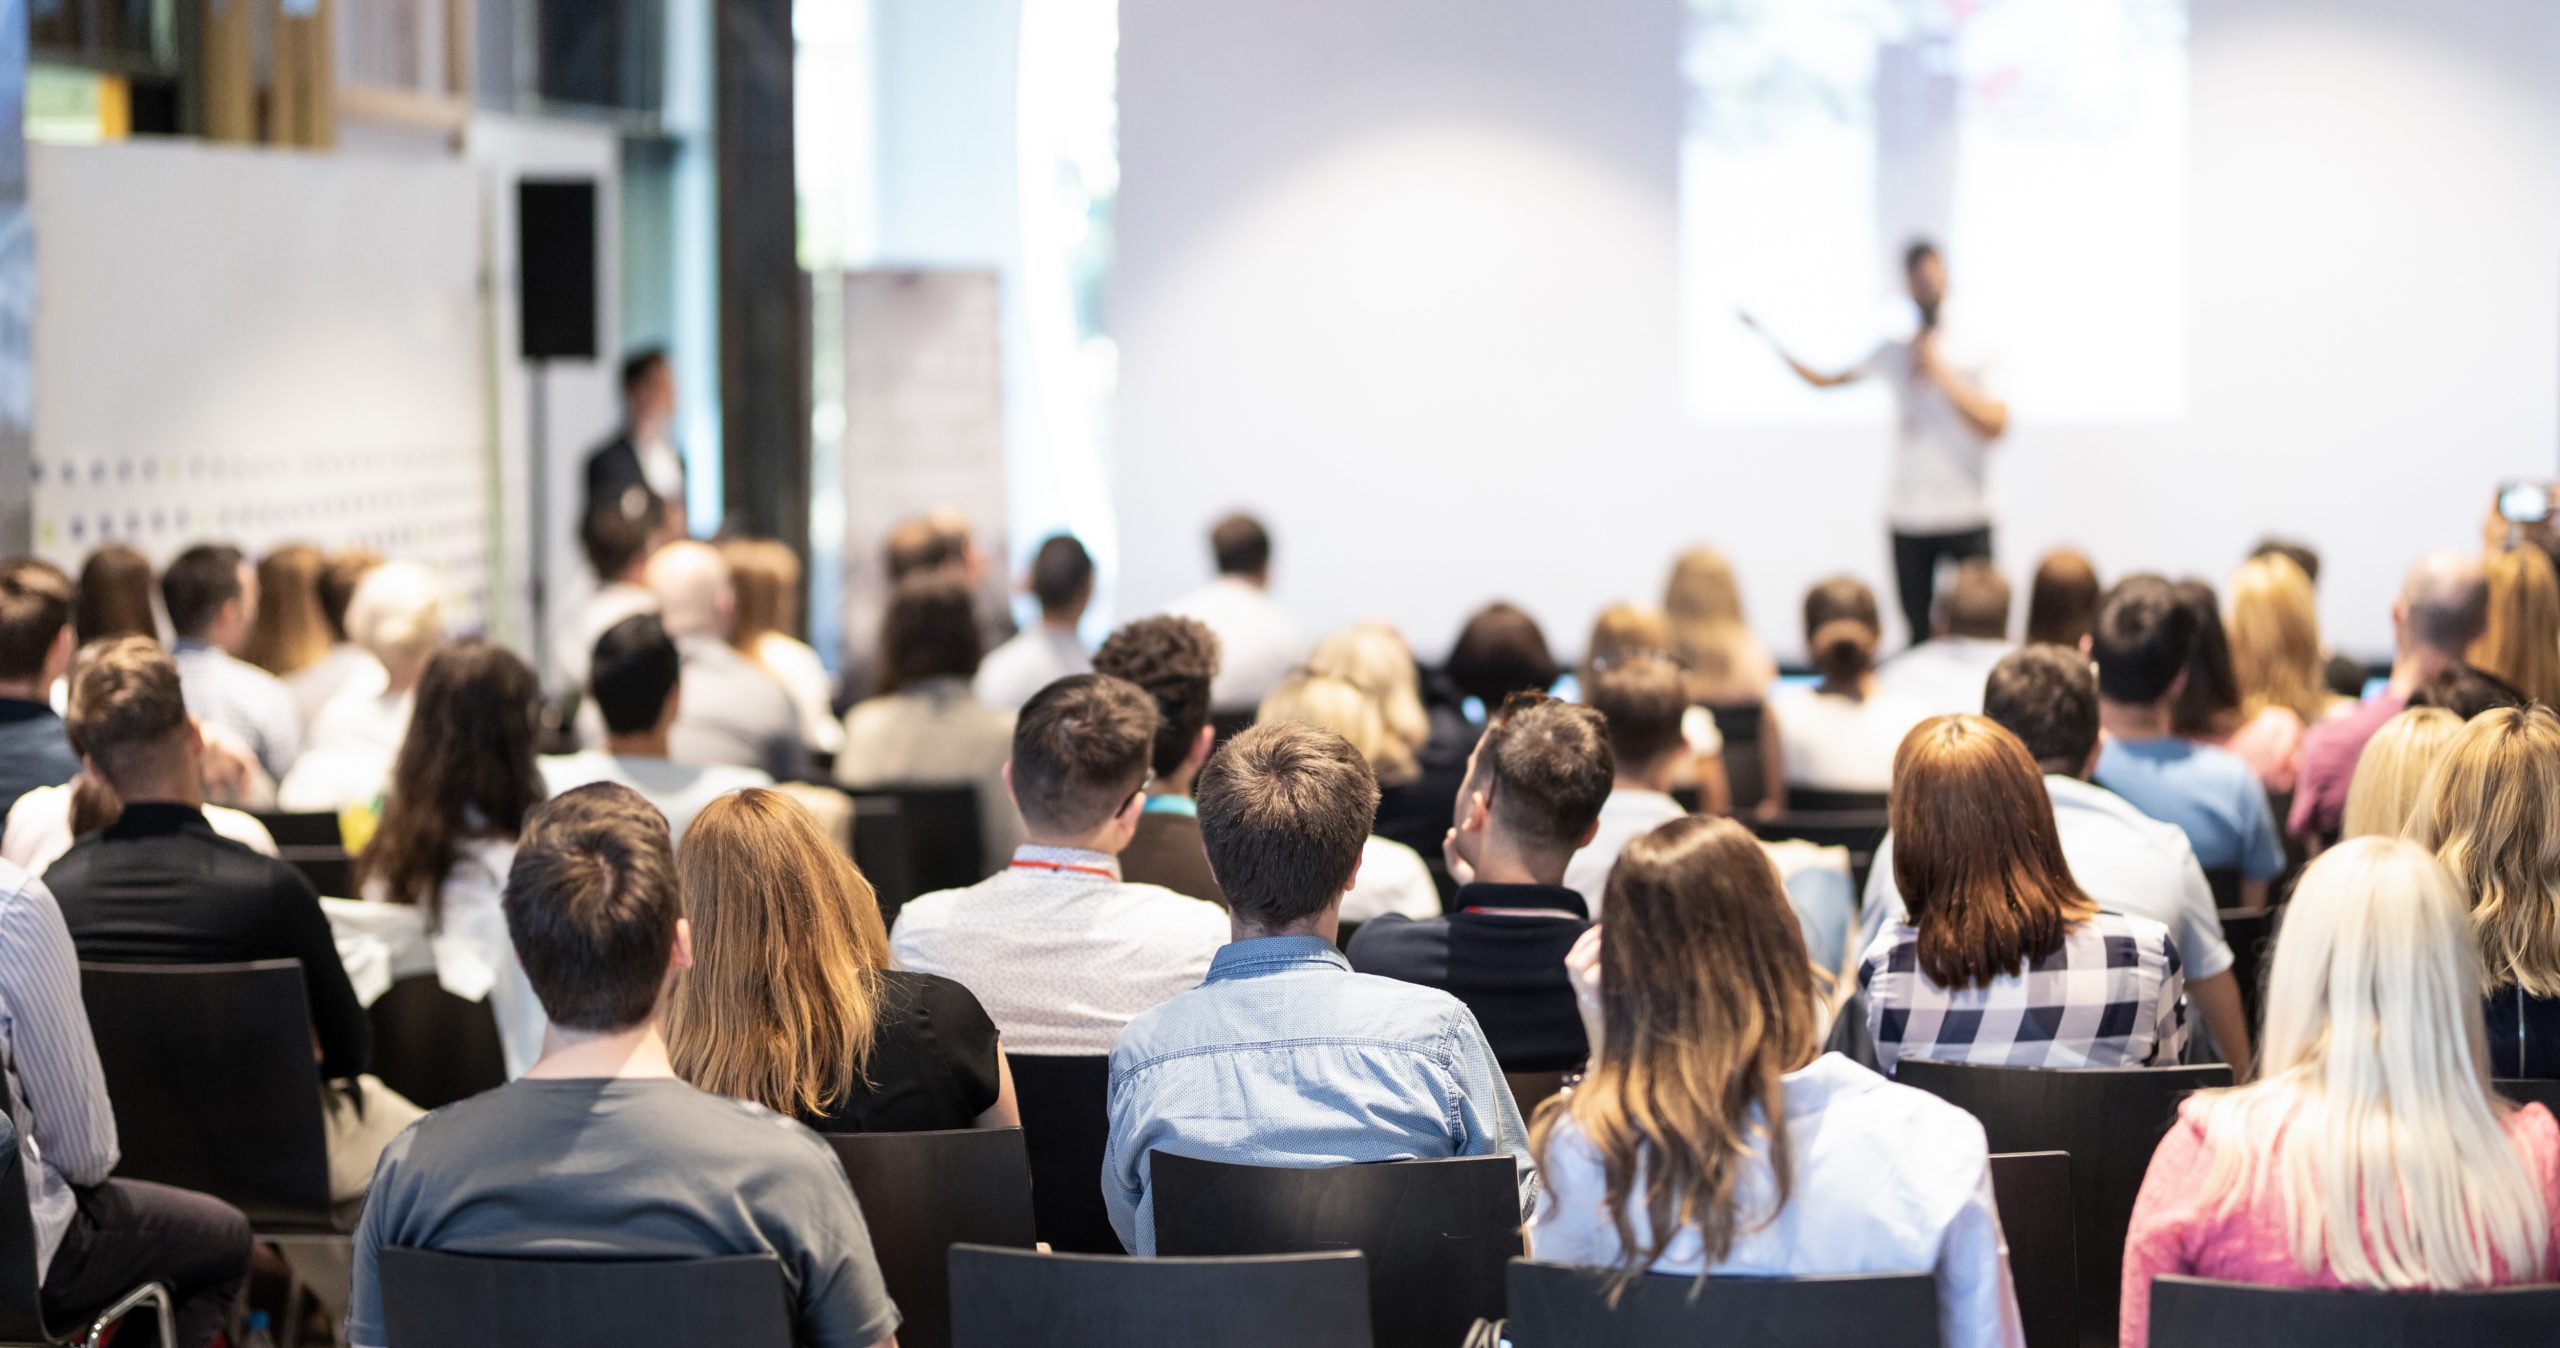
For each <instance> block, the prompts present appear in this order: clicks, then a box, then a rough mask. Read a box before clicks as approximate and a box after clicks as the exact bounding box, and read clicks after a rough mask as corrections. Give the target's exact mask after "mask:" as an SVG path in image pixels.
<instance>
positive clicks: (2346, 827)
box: [2338, 707, 2462, 838]
mask: <svg viewBox="0 0 2560 1348" xmlns="http://www.w3.org/2000/svg"><path fill="white" fill-rule="evenodd" d="M2461 733H2462V718H2461V717H2459V716H2456V715H2454V714H2453V713H2452V712H2449V711H2446V710H2445V709H2444V708H2442V707H2411V708H2410V709H2408V710H2407V711H2404V712H2401V713H2400V714H2399V715H2397V716H2394V717H2392V718H2391V719H2390V720H2388V721H2385V722H2383V723H2382V728H2381V729H2380V730H2377V731H2375V732H2373V738H2372V739H2369V740H2366V741H2365V742H2364V752H2363V753H2361V754H2359V755H2357V756H2356V775H2355V776H2354V777H2352V778H2350V779H2348V785H2347V811H2346V814H2345V815H2344V816H2343V822H2342V823H2341V824H2340V825H2339V829H2338V836H2339V837H2340V838H2397V837H2399V836H2400V835H2401V833H2402V832H2403V831H2405V830H2406V829H2407V828H2408V827H2409V819H2410V817H2411V816H2412V815H2413V814H2414V813H2415V812H2416V811H2417V808H2418V792H2419V791H2420V789H2421V788H2423V787H2425V786H2426V784H2427V775H2428V774H2429V773H2431V772H2433V771H2435V766H2436V764H2438V763H2440V762H2443V761H2444V756H2445V754H2446V753H2447V752H2449V751H2450V750H2451V749H2452V748H2453V741H2454V737H2455V736H2457V735H2460V734H2461Z"/></svg>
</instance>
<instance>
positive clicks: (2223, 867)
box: [2089, 576, 2285, 908]
mask: <svg viewBox="0 0 2560 1348" xmlns="http://www.w3.org/2000/svg"><path fill="white" fill-rule="evenodd" d="M2200 616H2201V614H2200V611H2199V609H2198V607H2197V605H2196V604H2195V603H2193V602H2192V601H2190V600H2188V599H2184V598H2181V597H2180V596H2179V594H2178V592H2177V587H2175V586H2173V585H2171V584H2170V583H2169V582H2167V581H2165V580H2162V579H2161V578H2159V577H2158V576H2128V577H2126V578H2125V579H2123V580H2121V581H2118V582H2117V583H2116V586H2115V588H2114V589H2111V590H2109V591H2107V597H2106V600H2105V602H2103V603H2101V604H2100V605H2099V606H2098V626H2097V630H2096V631H2095V632H2093V633H2091V634H2090V637H2089V647H2090V653H2091V654H2092V655H2093V656H2094V657H2096V660H2097V664H2098V725H2099V727H2100V728H2101V729H2102V730H2104V731H2105V732H2106V741H2105V744H2104V747H2103V748H2101V749H2100V751H2099V753H2098V772H2097V782H2098V785H2100V786H2103V787H2105V788H2107V789H2108V790H2110V791H2113V792H2115V793H2116V794H2117V795H2119V796H2122V797H2124V798H2125V799H2126V800H2129V801H2131V802H2133V805H2134V807H2135V808H2136V809H2139V810H2141V811H2142V812H2143V813H2144V814H2147V815H2150V816H2151V817H2152V818H2154V819H2157V820H2160V821H2162V822H2164V823H2170V824H2175V825H2177V826H2178V827H2179V828H2180V829H2182V830H2184V831H2185V832H2186V835H2187V842H2188V843H2189V844H2190V845H2191V846H2193V847H2194V848H2195V852H2196V861H2197V863H2198V864H2200V865H2202V866H2203V867H2204V868H2205V870H2206V871H2207V872H2208V873H2210V872H2214V871H2224V872H2231V873H2235V874H2236V875H2237V877H2238V882H2239V890H2238V898H2239V902H2238V903H2237V904H2236V905H2235V906H2237V907H2242V908H2263V907H2265V906H2266V902H2267V886H2268V884H2269V883H2270V882H2272V881H2273V880H2274V879H2275V878H2276V876H2277V875H2279V874H2281V873H2283V871H2284V864H2285V862H2284V839H2283V837H2282V836H2280V835H2279V834H2278V833H2277V831H2276V821H2275V813H2274V811H2273V810H2272V809H2270V808H2269V806H2268V804H2267V791H2266V788H2265V787H2263V786H2261V785H2259V783H2258V776H2257V774H2256V773H2254V772H2251V771H2250V770H2249V765H2248V764H2247V763H2244V762H2242V761H2241V760H2240V759H2239V757H2238V756H2237V755H2234V754H2232V753H2230V752H2229V751H2228V750H2224V749H2217V748H2215V747H2214V746H2212V745H2210V744H2198V743H2196V742H2195V741H2194V740H2190V739H2187V738H2185V737H2183V736H2181V735H2179V734H2178V733H2177V729H2176V724H2177V708H2178V705H2179V700H2180V697H2181V695H2182V694H2184V693H2185V692H2186V690H2187V687H2188V686H2189V683H2190V681H2191V680H2193V679H2194V677H2195V659H2196V649H2197V645H2198V643H2199V641H2201V640H2202V639H2203V638H2201V637H2200V636H2199V635H2198V630H2199V629H2198V621H2199V618H2200ZM2226 669H2227V665H2226Z"/></svg>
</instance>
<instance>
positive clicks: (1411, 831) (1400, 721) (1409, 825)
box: [1307, 621, 1483, 920]
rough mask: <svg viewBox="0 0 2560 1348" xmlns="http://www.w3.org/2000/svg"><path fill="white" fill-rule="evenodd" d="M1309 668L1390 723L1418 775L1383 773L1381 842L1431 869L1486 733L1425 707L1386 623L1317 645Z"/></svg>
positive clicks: (1402, 755) (1399, 639) (1405, 652)
mask: <svg viewBox="0 0 2560 1348" xmlns="http://www.w3.org/2000/svg"><path fill="white" fill-rule="evenodd" d="M1307 668H1308V669H1309V670H1311V671H1313V672H1315V673H1318V674H1329V675H1332V676H1333V677H1335V678H1337V679H1341V680H1343V681H1344V682H1346V683H1349V684H1351V685H1352V686H1353V687H1355V688H1358V689H1359V690H1360V691H1361V692H1363V693H1365V694H1367V695H1368V697H1369V700H1370V701H1371V702H1374V703H1376V704H1377V706H1378V712H1379V714H1380V715H1381V716H1382V717H1383V718H1384V719H1385V721H1386V729H1387V733H1388V734H1389V735H1391V736H1393V737H1394V738H1395V739H1396V740H1398V741H1400V742H1402V744H1403V745H1404V748H1403V750H1402V751H1401V752H1399V753H1396V754H1395V755H1394V757H1395V758H1396V759H1398V760H1399V761H1408V760H1409V762H1410V764H1411V768H1412V771H1411V773H1410V774H1409V775H1408V774H1406V773H1404V772H1403V771H1402V769H1401V768H1399V770H1398V773H1397V776H1398V777H1399V778H1400V780H1397V781H1393V782H1390V781H1389V780H1388V779H1387V777H1386V775H1385V773H1384V772H1383V771H1381V773H1380V775H1379V777H1378V821H1377V825H1376V830H1377V834H1378V836H1379V837H1381V838H1387V839H1392V840H1393V841H1396V842H1400V843H1403V844H1404V845H1405V846H1407V847H1410V848H1412V849H1413V850H1414V851H1415V852H1417V853H1419V854H1420V855H1422V856H1423V857H1424V858H1425V861H1426V864H1427V862H1428V859H1429V858H1430V856H1431V854H1432V853H1433V852H1436V851H1438V850H1439V847H1440V839H1441V836H1442V835H1444V834H1446V833H1447V832H1448V831H1449V820H1450V819H1451V818H1452V817H1454V816H1455V815H1456V814H1457V811H1458V792H1459V790H1460V789H1461V788H1463V787H1465V785H1466V783H1467V755H1469V754H1471V753H1473V752H1475V747H1476V740H1477V738H1478V737H1479V736H1480V735H1482V734H1483V731H1482V730H1481V729H1479V728H1478V727H1477V726H1476V725H1474V724H1473V723H1472V722H1470V721H1468V720H1467V718H1466V717H1465V716H1464V715H1462V714H1460V713H1459V711H1458V709H1457V708H1455V707H1442V708H1440V709H1439V710H1438V711H1437V713H1436V714H1435V713H1434V711H1433V710H1432V709H1430V708H1428V707H1426V706H1425V705H1424V703H1423V700H1422V672H1421V670H1420V669H1419V668H1418V667H1417V666H1416V665H1415V664H1414V660H1413V648H1412V647H1410V646H1407V645H1405V642H1404V634H1403V633H1401V632H1398V631H1397V630H1396V629H1395V628H1394V627H1392V626H1390V625H1388V624H1386V623H1383V622H1374V621H1373V622H1363V623H1354V624H1353V625H1351V626H1349V627H1346V628H1343V629H1342V630H1341V631H1339V632H1335V633H1333V634H1332V635H1330V636H1328V637H1326V638H1325V639H1324V640H1322V641H1319V642H1317V643H1316V648H1315V650H1314V651H1312V652H1310V653H1309V654H1308V656H1307ZM1371 761H1372V763H1373V764H1377V760H1374V759H1373V760H1371ZM1380 766H1383V765H1380ZM1355 920H1357V919H1355Z"/></svg>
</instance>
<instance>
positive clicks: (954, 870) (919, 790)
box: [853, 785, 987, 916]
mask: <svg viewBox="0 0 2560 1348" xmlns="http://www.w3.org/2000/svg"><path fill="white" fill-rule="evenodd" d="M884 798H885V799H886V800H888V801H893V802H895V804H896V810H895V816H896V818H897V821H898V837H899V840H900V842H901V844H902V847H903V851H904V852H905V854H906V875H905V877H904V878H905V886H904V888H905V889H906V891H907V892H906V893H905V894H904V895H903V896H901V898H900V899H899V902H900V903H904V902H905V901H906V899H908V898H912V897H914V896H915V895H917V894H930V893H933V892H934V891H935V890H940V889H960V888H964V887H966V886H969V885H974V884H976V883H978V882H979V881H980V880H984V879H986V878H987V850H986V841H985V834H984V832H983V831H982V830H983V828H984V825H983V824H982V823H981V822H980V821H979V819H978V788H976V787H974V786H965V785H964V786H905V785H899V786H872V787H864V788H863V789H861V790H859V791H856V792H854V793H853V818H854V827H855V830H856V832H855V843H854V849H855V860H857V861H860V860H861V833H860V829H861V821H862V815H863V812H864V810H865V808H866V807H867V808H868V809H870V810H871V811H872V812H873V813H875V814H877V813H879V812H881V804H880V802H881V801H882V800H883V799H884ZM870 869H871V868H870V867H869V866H868V865H867V864H866V865H864V867H863V871H864V873H865V874H868V873H869V872H870ZM872 883H873V884H874V885H877V884H878V883H879V881H878V880H876V879H875V880H873V881H872ZM884 906H885V905H884ZM894 915H895V914H894V912H893V913H892V916H894Z"/></svg>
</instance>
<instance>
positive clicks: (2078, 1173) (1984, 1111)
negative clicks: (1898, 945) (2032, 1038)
mask: <svg viewBox="0 0 2560 1348" xmlns="http://www.w3.org/2000/svg"><path fill="white" fill-rule="evenodd" d="M1894 1075H1895V1077H1896V1078H1897V1079H1898V1080H1900V1081H1901V1082H1902V1083H1903V1084H1904V1085H1906V1086H1916V1087H1918V1088H1919V1089H1921V1090H1924V1091H1927V1092H1929V1093H1930V1094H1931V1095H1934V1096H1937V1097H1938V1098H1940V1099H1942V1100H1946V1101H1948V1102H1950V1103H1952V1104H1955V1105H1957V1106H1959V1107H1961V1108H1963V1109H1965V1110H1966V1111H1968V1112H1970V1113H1971V1114H1972V1115H1973V1116H1974V1117H1975V1118H1977V1119H1979V1120H1981V1121H1982V1130H1983V1133H1984V1135H1985V1136H1986V1137H1987V1138H1988V1139H1989V1141H1990V1143H1991V1150H1993V1151H1995V1152H2016V1151H2063V1152H2069V1153H2070V1154H2071V1210H2072V1230H2073V1232H2074V1233H2075V1244H2076V1245H2077V1246H2078V1254H2077V1258H2076V1261H2075V1262H2076V1263H2077V1264H2078V1265H2079V1269H2080V1277H2079V1285H2080V1286H2079V1306H2080V1332H2081V1334H2082V1336H2083V1339H2084V1341H2085V1340H2086V1339H2088V1338H2090V1337H2093V1336H2097V1335H2101V1334H2103V1335H2106V1336H2109V1337H2112V1336H2113V1335H2114V1334H2115V1324H2116V1300H2117V1295H2118V1292H2119V1290H2120V1289H2119V1287H2118V1283H2119V1282H2120V1280H2121V1278H2122V1275H2123V1266H2124V1231H2125V1225H2126V1224H2127V1223H2128V1222H2130V1221H2131V1220H2132V1219H2133V1200H2134V1198H2135V1196H2136V1195H2138V1194H2139V1193H2140V1192H2141V1191H2142V1175H2143V1172H2144V1171H2145V1170H2146V1169H2148V1168H2149V1167H2150V1165H2151V1153H2152V1152H2153V1151H2154V1150H2155V1149H2157V1148H2158V1147H2159V1145H2160V1139H2161V1138H2162V1137H2163V1136H2165V1135H2166V1134H2167V1133H2168V1131H2169V1125H2170V1124H2171V1123H2172V1122H2174V1121H2175V1120H2176V1118H2177V1113H2178V1102H2179V1101H2180V1100H2182V1099H2185V1098H2186V1097H2187V1096H2188V1095H2190V1094H2192V1093H2194V1092H2196V1091H2199V1090H2204V1089H2207V1088H2209V1087H2214V1086H2228V1085H2230V1084H2231V1069H2230V1068H2229V1067H2226V1066H2223V1065H2221V1064H2219V1063H2215V1064H2211V1065H2206V1066H2198V1067H2128V1068H2095V1069H2087V1070H2072V1071H2063V1070H2055V1069H2050V1068H2027V1067H1978V1066H1974V1065H1972V1064H1970V1063H1943V1062H1928V1061H1924V1060H1920V1059H1913V1058H1905V1059H1903V1060H1902V1061H1901V1062H1900V1063H1899V1064H1898V1065H1897V1066H1896V1068H1895V1070H1894Z"/></svg>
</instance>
